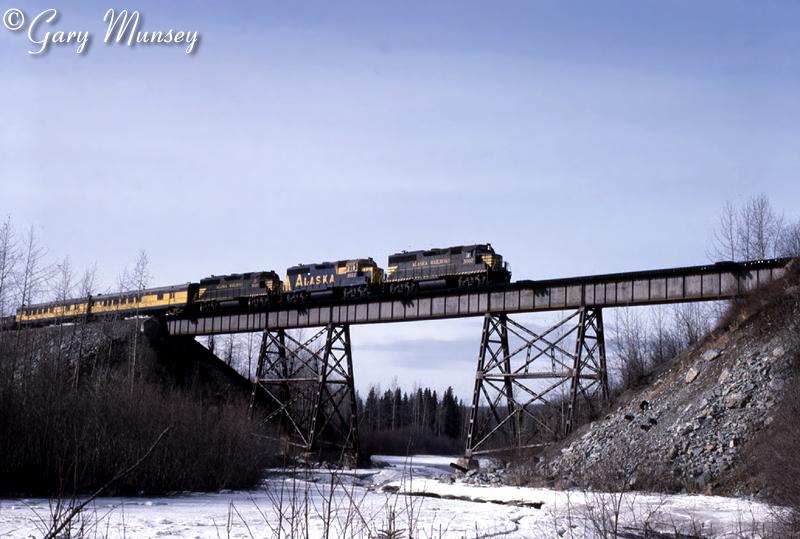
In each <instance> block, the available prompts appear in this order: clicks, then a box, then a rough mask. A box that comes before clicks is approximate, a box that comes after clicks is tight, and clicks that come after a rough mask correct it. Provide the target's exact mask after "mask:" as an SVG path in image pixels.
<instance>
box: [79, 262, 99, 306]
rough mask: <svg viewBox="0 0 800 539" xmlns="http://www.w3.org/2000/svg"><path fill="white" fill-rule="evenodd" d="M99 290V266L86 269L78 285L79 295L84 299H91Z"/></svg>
mask: <svg viewBox="0 0 800 539" xmlns="http://www.w3.org/2000/svg"><path fill="white" fill-rule="evenodd" d="M96 288H97V264H96V263H95V264H92V265H91V266H90V267H88V268H86V270H85V271H84V272H83V275H82V276H81V279H80V282H79V283H78V293H79V294H80V296H81V297H82V298H89V297H91V296H93V295H94V294H95V289H96Z"/></svg>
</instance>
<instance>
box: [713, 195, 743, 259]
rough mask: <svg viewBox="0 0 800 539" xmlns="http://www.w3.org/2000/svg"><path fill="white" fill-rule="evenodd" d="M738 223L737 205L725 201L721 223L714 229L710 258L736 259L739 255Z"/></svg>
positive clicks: (720, 217) (720, 218)
mask: <svg viewBox="0 0 800 539" xmlns="http://www.w3.org/2000/svg"><path fill="white" fill-rule="evenodd" d="M738 223H739V219H738V214H737V210H736V206H735V205H734V204H733V203H732V202H731V201H727V202H725V206H724V207H723V208H722V213H721V214H720V216H719V225H718V226H717V229H716V230H715V231H714V237H713V239H712V242H711V249H710V250H709V252H708V253H707V254H708V256H709V258H711V259H713V260H736V257H737V256H738V255H739V252H738V249H737V238H738V235H737V229H738Z"/></svg>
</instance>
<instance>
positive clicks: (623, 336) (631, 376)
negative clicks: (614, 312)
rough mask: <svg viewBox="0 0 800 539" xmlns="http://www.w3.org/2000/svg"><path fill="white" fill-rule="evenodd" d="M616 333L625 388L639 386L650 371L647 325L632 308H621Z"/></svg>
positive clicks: (621, 375)
mask: <svg viewBox="0 0 800 539" xmlns="http://www.w3.org/2000/svg"><path fill="white" fill-rule="evenodd" d="M615 334H616V335H615V336H616V339H615V341H616V348H617V354H618V356H619V362H620V365H619V373H620V377H621V379H622V386H623V388H625V389H628V388H633V387H637V386H638V385H640V384H641V383H642V381H643V380H644V377H645V376H646V375H647V371H648V361H647V351H648V350H647V343H648V338H647V325H646V324H645V323H644V321H643V320H642V318H641V316H640V315H639V314H638V313H636V312H634V311H633V310H632V309H621V311H620V312H619V313H618V316H617V324H616V327H615Z"/></svg>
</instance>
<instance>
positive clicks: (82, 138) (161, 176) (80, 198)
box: [0, 0, 800, 390]
mask: <svg viewBox="0 0 800 539" xmlns="http://www.w3.org/2000/svg"><path fill="white" fill-rule="evenodd" d="M10 7H18V8H21V9H23V11H24V12H25V13H26V15H27V16H28V17H29V18H30V17H32V16H34V15H35V14H37V13H38V12H39V11H41V10H42V9H45V8H49V7H55V8H57V9H58V10H59V11H60V17H59V19H58V21H57V23H56V25H55V27H54V28H53V30H59V29H61V30H89V31H91V32H92V33H93V42H92V44H91V46H90V49H89V52H88V53H87V54H85V55H81V56H79V55H77V54H75V52H74V49H73V48H62V49H58V50H53V51H52V52H51V53H49V54H47V55H46V56H44V57H40V58H32V57H31V56H30V55H28V54H27V52H26V51H27V50H28V49H29V48H30V46H31V45H30V44H29V43H27V40H26V38H25V35H24V33H19V32H18V33H12V32H10V31H8V30H6V29H5V28H3V27H0V102H2V103H3V105H2V112H0V118H2V122H0V186H1V190H0V193H2V195H0V197H1V198H0V213H3V214H8V215H10V216H11V217H12V218H13V220H14V221H15V222H16V223H17V224H18V225H20V226H21V227H25V226H28V225H30V224H32V225H34V226H35V227H36V228H37V230H38V231H39V233H40V235H41V237H42V240H43V242H44V243H45V244H47V245H48V247H49V250H50V253H51V254H52V255H53V256H54V257H61V256H63V255H66V254H69V255H70V257H71V258H72V261H73V263H74V264H75V265H77V266H86V265H89V264H91V263H93V262H97V264H98V267H99V270H100V274H101V277H102V279H103V281H104V282H106V283H107V284H109V285H110V284H111V283H113V281H114V278H115V276H116V275H117V274H118V273H119V272H120V271H121V270H122V268H123V267H125V266H130V265H132V264H133V262H134V260H135V257H136V252H137V251H138V250H139V249H140V248H146V249H147V251H148V252H149V254H150V258H151V263H152V273H153V274H154V276H155V278H156V281H157V283H158V284H168V283H173V282H185V281H189V280H197V279H199V278H201V277H203V276H205V275H208V274H211V273H216V274H220V273H226V272H236V271H248V270H255V269H275V270H277V271H278V272H279V273H283V270H284V268H286V267H287V266H288V265H291V264H295V263H298V262H312V261H317V260H324V259H341V258H348V257H357V256H359V257H360V256H373V257H374V258H376V260H378V261H380V262H381V263H384V264H385V259H386V257H387V256H388V254H390V253H392V252H395V251H397V250H401V249H412V248H421V247H427V246H445V245H452V244H459V243H470V242H483V241H489V242H491V243H492V244H493V245H494V246H495V247H496V248H497V249H498V251H500V252H501V253H502V254H503V255H504V256H505V257H506V259H507V260H508V261H509V262H510V263H511V266H512V270H513V272H514V275H515V277H517V278H528V279H536V278H548V277H556V276H565V275H578V274H586V273H595V272H611V271H621V270H633V269H646V268H655V267H661V266H669V265H685V264H695V263H702V262H705V261H706V260H707V258H706V255H705V252H706V247H707V245H708V242H709V238H710V235H711V231H712V229H713V227H714V224H715V221H716V218H717V215H718V213H719V209H720V207H721V206H722V204H723V203H724V201H725V200H728V199H730V200H734V201H741V200H744V199H746V198H747V197H749V196H751V195H753V194H756V193H759V192H764V193H766V194H767V195H768V196H769V197H770V198H771V199H772V200H773V201H774V203H775V205H776V206H777V207H778V208H779V209H780V210H782V211H784V212H786V214H787V215H788V216H790V217H792V218H798V217H800V214H798V201H800V182H798V179H797V178H798V172H799V171H800V152H798V151H797V149H798V147H800V127H799V126H798V120H800V104H799V103H800V101H799V100H798V99H797V95H800V32H798V28H799V27H800V24H799V23H800V3H798V2H795V1H787V2H777V1H773V2H763V3H758V4H756V3H752V2H727V1H726V2H702V3H698V2H639V1H624V2H623V1H616V2H576V3H570V4H569V5H565V4H564V3H562V2H516V1H508V2H500V3H498V2H463V1H460V2H448V1H443V2H436V3H431V2H413V1H403V2H384V1H381V2H375V1H371V2H360V3H355V2H341V1H336V2H330V1H327V2H305V1H292V2H237V3H233V2H227V3H223V2H213V3H212V2H208V3H199V2H170V3H168V4H167V3H163V2H146V1H143V2H138V3H135V4H120V3H117V2H106V3H97V2H85V3H81V5H80V6H78V5H74V3H72V2H65V1H56V2H48V3H42V2H25V3H24V5H23V3H21V2H18V3H15V2H14V1H8V0H3V1H2V2H0V8H2V11H5V10H6V9H8V8H10ZM109 7H117V8H121V7H127V8H129V9H138V10H140V12H141V13H142V15H143V17H144V22H143V29H144V30H166V29H169V28H174V29H176V30H184V29H186V30H197V31H199V32H200V34H201V44H200V47H199V49H198V50H197V51H196V53H195V54H194V55H192V56H190V57H187V56H186V55H185V54H184V53H183V51H182V49H181V48H180V47H166V46H162V47H150V48H148V47H136V48H134V49H128V48H126V47H122V46H117V45H114V46H107V45H104V44H103V43H101V42H100V41H101V39H102V35H103V32H104V24H103V22H102V19H103V14H104V13H105V11H106V9H108V8H109ZM479 326H480V322H479V321H462V322H442V323H437V325H435V326H433V327H434V328H436V329H435V330H434V334H433V335H429V333H431V332H430V331H429V330H428V329H423V328H420V327H419V326H408V327H407V328H405V329H404V328H403V327H398V328H361V329H359V331H357V332H355V333H354V335H359V334H360V335H363V337H361V338H362V339H363V341H364V342H367V341H369V342H373V343H377V344H376V345H375V346H372V347H371V348H370V347H368V346H367V345H366V344H364V345H362V347H361V349H360V350H359V348H358V343H355V345H356V348H355V352H356V354H358V353H359V352H361V353H363V354H364V355H368V356H369V359H368V360H367V358H364V359H363V360H361V361H363V362H364V366H363V370H362V371H361V372H363V374H362V375H361V376H360V380H361V381H362V382H363V383H364V384H365V383H367V382H371V381H379V380H381V379H383V381H384V385H386V383H387V380H385V372H386V368H387V366H390V365H394V366H395V367H392V368H396V369H397V371H398V372H401V371H402V375H398V377H399V381H400V382H401V383H403V384H410V383H411V382H413V381H414V380H416V379H419V380H420V381H422V382H425V381H426V379H427V378H428V377H433V378H436V374H437V371H436V369H435V368H431V369H428V370H427V371H421V370H415V369H412V368H406V367H403V366H402V365H410V364H412V363H413V362H412V360H413V358H419V357H421V354H422V353H423V352H421V351H420V350H421V348H422V347H421V345H420V344H419V343H420V341H421V337H422V336H425V338H427V339H428V340H430V339H434V340H439V341H445V342H447V343H450V344H452V346H450V347H449V348H448V347H440V348H441V350H442V351H441V354H442V356H445V355H447V352H446V351H445V349H449V350H452V353H451V355H452V358H456V359H457V358H458V357H461V356H464V355H466V357H465V361H466V363H465V367H466V366H467V365H469V366H471V365H472V358H473V357H474V355H475V353H476V349H477V342H478V336H479V335H478V332H479ZM464 328H470V329H468V330H465V329H464ZM473 329H474V332H475V334H474V338H472V339H470V337H469V336H468V335H466V334H467V333H469V332H470V331H473ZM393 342H397V343H402V346H400V345H399V344H398V346H397V347H396V349H395V350H394V351H392V353H391V354H390V353H389V352H388V351H386V349H387V344H389V345H390V344H391V343H393ZM378 344H379V345H380V346H378ZM440 348H437V350H439V349H440ZM402 350H405V351H406V353H404V352H402ZM425 353H428V351H427V350H426V351H425ZM454 360H455V359H454ZM358 361H359V358H357V365H356V371H357V375H358V372H359V368H360V367H361V365H360V364H359V363H358ZM401 364H402V365H401ZM428 364H430V362H428ZM468 371H469V368H465V370H464V372H465V373H467V374H465V380H464V381H460V380H458V381H454V382H453V383H454V384H456V385H457V386H458V387H459V388H461V389H462V390H464V389H465V388H468V386H469V384H470V376H471V375H469V374H468ZM441 372H445V371H444V370H442V371H441ZM415 377H416V378H415Z"/></svg>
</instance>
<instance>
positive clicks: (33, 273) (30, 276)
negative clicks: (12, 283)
mask: <svg viewBox="0 0 800 539" xmlns="http://www.w3.org/2000/svg"><path fill="white" fill-rule="evenodd" d="M44 257H45V250H44V248H43V247H42V246H41V245H40V244H39V240H38V238H37V237H36V232H35V231H34V229H33V227H31V228H30V230H29V231H28V234H27V235H26V236H25V240H24V241H23V244H22V254H21V256H20V262H21V264H22V266H21V268H20V271H19V272H18V273H17V276H16V277H17V293H18V298H19V304H20V305H22V306H25V305H30V304H31V303H33V302H34V300H35V299H36V298H37V297H38V296H39V294H40V293H41V292H42V287H43V285H44V283H45V282H47V280H48V278H49V274H50V268H49V267H47V266H46V265H45V264H44Z"/></svg>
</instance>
